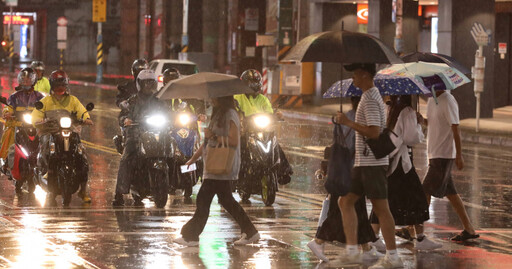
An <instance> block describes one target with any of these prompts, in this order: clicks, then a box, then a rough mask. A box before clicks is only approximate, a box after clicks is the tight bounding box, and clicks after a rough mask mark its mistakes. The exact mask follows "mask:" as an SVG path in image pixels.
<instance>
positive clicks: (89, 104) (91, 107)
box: [85, 103, 94, 111]
mask: <svg viewBox="0 0 512 269" xmlns="http://www.w3.org/2000/svg"><path fill="white" fill-rule="evenodd" d="M85 109H87V111H92V110H93V109H94V104H93V103H88V104H87V106H85Z"/></svg>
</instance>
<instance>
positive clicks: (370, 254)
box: [363, 246, 386, 260]
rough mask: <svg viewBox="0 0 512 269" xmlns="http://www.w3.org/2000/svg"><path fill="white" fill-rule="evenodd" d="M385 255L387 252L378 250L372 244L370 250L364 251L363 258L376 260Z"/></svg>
mask: <svg viewBox="0 0 512 269" xmlns="http://www.w3.org/2000/svg"><path fill="white" fill-rule="evenodd" d="M384 256H386V254H383V253H380V252H378V251H377V248H376V247H375V246H371V248H370V250H368V251H363V260H376V259H378V258H382V257H384Z"/></svg>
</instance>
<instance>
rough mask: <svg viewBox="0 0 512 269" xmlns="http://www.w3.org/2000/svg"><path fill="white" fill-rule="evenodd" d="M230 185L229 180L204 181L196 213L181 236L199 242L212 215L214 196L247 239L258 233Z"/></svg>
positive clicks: (198, 195)
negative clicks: (232, 192) (211, 206)
mask: <svg viewBox="0 0 512 269" xmlns="http://www.w3.org/2000/svg"><path fill="white" fill-rule="evenodd" d="M229 183H230V182H229V180H216V179H205V180H204V181H203V184H202V185H201V189H199V193H198V194H197V200H196V212H195V213H194V216H193V217H192V219H190V220H189V221H188V222H187V224H185V225H184V226H183V228H182V229H181V235H182V236H183V238H184V239H185V240H187V241H199V235H200V234H201V233H202V232H203V230H204V226H205V225H206V222H207V221H208V217H209V215H210V205H211V203H212V199H213V196H214V195H217V198H218V199H219V203H220V204H221V205H222V207H224V209H226V211H228V213H229V214H230V215H231V216H232V217H233V218H234V219H235V221H236V222H237V223H238V225H239V226H240V229H241V230H242V233H245V234H247V238H249V237H251V236H253V235H254V234H256V233H257V232H258V231H257V230H256V227H254V225H253V224H252V222H251V220H250V219H249V217H248V216H247V214H246V213H245V211H244V209H243V208H242V207H241V206H240V204H239V203H238V202H237V201H236V200H235V198H233V195H232V194H231V187H230V185H229Z"/></svg>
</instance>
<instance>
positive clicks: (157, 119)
mask: <svg viewBox="0 0 512 269" xmlns="http://www.w3.org/2000/svg"><path fill="white" fill-rule="evenodd" d="M166 122H167V119H166V118H165V117H164V116H163V115H153V116H150V117H149V118H147V119H146V123H147V124H149V125H151V126H153V127H156V128H161V127H162V126H164V125H165V124H166Z"/></svg>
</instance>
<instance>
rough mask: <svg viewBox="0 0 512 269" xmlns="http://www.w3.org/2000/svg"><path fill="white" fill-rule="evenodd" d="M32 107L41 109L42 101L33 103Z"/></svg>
mask: <svg viewBox="0 0 512 269" xmlns="http://www.w3.org/2000/svg"><path fill="white" fill-rule="evenodd" d="M34 107H35V108H36V109H37V110H41V109H43V107H44V105H43V103H41V101H38V102H36V103H35V104H34Z"/></svg>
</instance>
